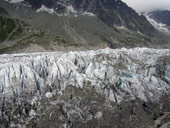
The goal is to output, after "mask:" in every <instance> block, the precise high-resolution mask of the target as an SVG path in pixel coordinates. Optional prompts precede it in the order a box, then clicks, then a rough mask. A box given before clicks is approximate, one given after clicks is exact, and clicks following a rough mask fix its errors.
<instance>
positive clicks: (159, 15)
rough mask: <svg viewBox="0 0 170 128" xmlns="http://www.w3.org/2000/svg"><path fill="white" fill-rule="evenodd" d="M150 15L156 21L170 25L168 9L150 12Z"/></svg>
mask: <svg viewBox="0 0 170 128" xmlns="http://www.w3.org/2000/svg"><path fill="white" fill-rule="evenodd" d="M150 17H151V18H153V19H154V20H156V21H157V22H158V23H163V24H166V25H167V26H170V11H168V10H165V11H155V12H152V13H151V16H150Z"/></svg>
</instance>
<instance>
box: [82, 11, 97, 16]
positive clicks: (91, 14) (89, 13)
mask: <svg viewBox="0 0 170 128" xmlns="http://www.w3.org/2000/svg"><path fill="white" fill-rule="evenodd" d="M82 15H88V16H95V14H94V13H91V12H84V13H83V14H82Z"/></svg>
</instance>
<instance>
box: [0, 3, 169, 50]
mask: <svg viewBox="0 0 170 128" xmlns="http://www.w3.org/2000/svg"><path fill="white" fill-rule="evenodd" d="M0 6H2V7H4V8H5V9H6V10H7V11H8V13H9V14H10V15H11V16H12V17H14V18H18V19H20V20H23V21H25V22H26V23H28V24H30V25H33V26H34V27H35V28H38V29H40V30H42V31H48V32H50V33H51V32H53V33H54V34H56V35H58V36H59V37H61V38H63V39H64V40H66V42H69V45H67V46H68V49H70V47H72V48H71V49H73V50H75V49H77V48H80V47H81V49H89V48H92V47H94V48H95V47H96V46H98V47H99V48H101V47H102V48H103V47H106V46H109V47H112V48H115V47H122V46H124V47H135V46H149V47H164V46H167V42H169V36H166V35H164V34H162V33H160V32H159V31H157V30H155V29H154V27H152V26H151V25H150V24H149V22H148V21H147V20H146V18H144V17H143V16H139V15H138V14H137V13H136V12H135V11H134V10H132V9H131V8H129V7H127V5H126V4H124V3H123V2H121V1H108V0H107V1H104V0H93V1H88V0H82V1H76V0H70V1H58V0H57V1H53V0H49V1H43V0H39V1H33V0H25V1H22V2H18V3H16V2H15V3H11V2H10V3H8V2H4V1H0ZM47 43H48V42H47ZM52 47H53V45H52ZM55 49H56V48H54V50H55Z"/></svg>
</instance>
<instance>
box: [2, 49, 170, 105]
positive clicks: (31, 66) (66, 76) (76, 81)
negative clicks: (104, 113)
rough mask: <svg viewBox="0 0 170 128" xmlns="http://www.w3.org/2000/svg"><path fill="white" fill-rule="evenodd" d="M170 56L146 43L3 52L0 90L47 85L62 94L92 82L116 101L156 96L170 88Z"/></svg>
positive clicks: (17, 91)
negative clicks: (67, 49) (36, 51)
mask: <svg viewBox="0 0 170 128" xmlns="http://www.w3.org/2000/svg"><path fill="white" fill-rule="evenodd" d="M169 55H170V50H159V49H148V48H134V49H126V48H122V49H109V48H106V49H100V50H96V51H80V52H68V53H64V52H49V53H32V54H12V55H10V54H9V55H7V54H5V55H1V56H0V94H1V97H5V98H12V97H15V96H16V95H17V96H20V95H21V94H22V93H24V92H26V93H28V94H38V95H45V94H46V88H47V87H51V88H53V89H57V91H58V93H60V94H62V93H64V90H65V88H66V87H67V86H75V87H77V88H82V89H83V88H86V87H87V86H93V87H94V88H95V89H96V90H97V91H98V93H102V94H104V95H105V96H106V97H107V98H109V99H110V100H111V101H113V102H116V103H118V104H119V103H120V102H121V101H123V100H125V99H129V100H130V99H136V98H137V99H141V100H143V101H157V100H159V98H160V97H161V96H162V95H164V94H166V93H168V91H169V89H170V85H169V83H170V63H169V62H166V61H165V60H166V58H168V57H169ZM164 58H165V59H164ZM162 59H164V61H161V62H162V63H160V60H162ZM167 60H168V59H167Z"/></svg>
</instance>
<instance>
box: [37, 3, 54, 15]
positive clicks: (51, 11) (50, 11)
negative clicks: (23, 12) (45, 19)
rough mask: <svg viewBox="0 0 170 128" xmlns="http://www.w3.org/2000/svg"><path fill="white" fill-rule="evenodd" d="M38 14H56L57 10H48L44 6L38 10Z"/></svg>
mask: <svg viewBox="0 0 170 128" xmlns="http://www.w3.org/2000/svg"><path fill="white" fill-rule="evenodd" d="M36 12H37V13H39V12H48V13H50V14H52V13H55V10H54V9H53V8H51V9H50V8H47V7H46V6H44V5H42V6H41V8H39V9H37V11H36Z"/></svg>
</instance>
